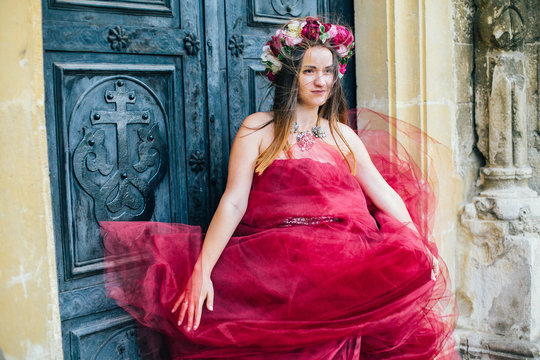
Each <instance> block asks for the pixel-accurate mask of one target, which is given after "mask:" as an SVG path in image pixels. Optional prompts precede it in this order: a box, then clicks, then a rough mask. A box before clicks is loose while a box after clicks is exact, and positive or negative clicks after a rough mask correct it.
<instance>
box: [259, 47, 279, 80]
mask: <svg viewBox="0 0 540 360" xmlns="http://www.w3.org/2000/svg"><path fill="white" fill-rule="evenodd" d="M265 48H268V49H266V50H265ZM263 50H265V51H264V52H263V54H262V55H261V59H262V61H263V63H265V64H266V63H270V64H271V65H270V70H272V72H273V73H274V74H275V73H277V72H278V71H279V70H281V61H279V59H278V58H277V57H275V56H274V54H272V51H271V50H270V47H269V46H268V45H266V46H264V47H263ZM266 65H267V66H268V64H266Z"/></svg>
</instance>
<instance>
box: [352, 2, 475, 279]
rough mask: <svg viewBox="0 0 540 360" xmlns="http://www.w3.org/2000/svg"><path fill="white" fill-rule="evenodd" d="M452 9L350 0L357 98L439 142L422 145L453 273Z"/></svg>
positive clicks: (459, 196) (458, 190)
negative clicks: (435, 184) (437, 147)
mask: <svg viewBox="0 0 540 360" xmlns="http://www.w3.org/2000/svg"><path fill="white" fill-rule="evenodd" d="M452 11H453V9H452V3H451V2H449V1H447V0H381V1H373V0H355V29H356V34H355V38H356V44H357V47H356V50H357V52H356V73H357V83H358V92H357V94H358V99H357V103H358V104H359V106H365V107H368V108H371V109H374V110H376V111H380V112H383V113H385V114H389V115H392V116H396V117H397V118H398V119H400V120H404V121H406V122H408V123H410V124H413V125H415V126H417V127H419V128H421V129H422V130H424V131H425V132H426V133H427V134H428V135H429V136H430V137H432V138H433V139H435V140H436V141H438V142H440V143H442V144H443V145H444V148H443V151H442V152H439V153H435V152H434V151H432V149H426V150H427V151H428V153H429V155H430V156H433V160H432V161H429V162H428V164H427V165H426V164H424V166H425V167H426V169H427V168H428V167H429V165H432V166H433V167H434V169H435V172H436V174H437V175H438V180H439V191H440V193H439V202H438V208H437V215H436V223H435V227H434V235H435V238H434V240H435V241H436V242H437V243H438V244H439V249H440V250H441V255H442V257H443V259H444V260H445V262H446V263H447V265H448V267H449V269H450V272H451V276H452V279H455V271H456V269H455V254H456V243H457V240H456V236H457V235H456V224H457V221H458V219H457V213H458V209H459V205H460V204H461V202H462V201H463V196H464V195H463V180H462V179H461V177H460V176H459V175H457V172H456V166H455V154H454V149H455V148H456V142H457V137H456V136H455V135H456V112H457V110H456V109H457V100H456V99H457V95H458V94H457V89H456V85H455V81H454V79H455V75H456V74H455V71H459V69H457V70H455V69H454V68H453V63H454V62H453V58H454V47H453V45H454V39H453V20H452V19H453V17H452ZM401 140H402V139H401ZM418 157H419V158H418V159H417V161H419V162H420V163H421V162H426V161H428V160H427V159H426V158H421V156H420V155H418Z"/></svg>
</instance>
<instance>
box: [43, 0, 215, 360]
mask: <svg viewBox="0 0 540 360" xmlns="http://www.w3.org/2000/svg"><path fill="white" fill-rule="evenodd" d="M202 14H203V8H202V4H201V3H199V2H197V1H188V0H185V1H184V0H182V1H181V0H137V1H121V0H118V1H102V0H44V1H43V39H44V41H43V45H44V70H45V85H46V117H47V131H48V142H49V163H50V176H51V192H52V199H53V216H54V224H55V234H56V235H55V236H56V254H57V270H58V291H59V299H60V314H61V320H62V335H63V347H64V358H65V359H136V358H138V357H139V354H138V348H139V347H138V346H137V335H136V332H135V331H134V324H133V320H132V319H131V318H130V317H129V316H128V315H127V314H126V313H125V312H123V311H122V310H121V309H119V308H118V307H117V306H116V304H115V303H114V302H113V301H111V300H110V299H108V298H107V297H106V296H105V289H104V286H103V270H104V262H103V246H102V243H101V239H100V233H99V226H98V222H99V221H104V220H155V221H165V222H183V223H204V222H206V221H207V219H208V213H209V211H210V206H209V194H210V191H209V182H208V173H209V161H208V128H207V121H206V118H207V107H206V106H207V103H206V100H205V99H206V88H205V84H206V75H205V74H206V69H205V68H204V64H205V54H204V48H203V43H202V41H201V39H202V38H203V37H204V28H203V23H202Z"/></svg>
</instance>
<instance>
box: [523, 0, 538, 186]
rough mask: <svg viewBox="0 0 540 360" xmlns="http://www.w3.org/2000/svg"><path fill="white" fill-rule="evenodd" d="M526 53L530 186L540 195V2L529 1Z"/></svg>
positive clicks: (525, 41) (525, 40) (526, 20)
mask: <svg viewBox="0 0 540 360" xmlns="http://www.w3.org/2000/svg"><path fill="white" fill-rule="evenodd" d="M526 4H527V13H526V19H525V23H526V29H525V39H524V52H525V55H526V59H527V66H526V74H527V103H528V108H527V111H528V120H529V122H528V126H529V131H528V144H529V150H528V153H529V164H530V166H531V168H532V170H533V175H532V178H531V179H530V180H529V186H530V187H531V188H532V189H533V190H536V192H538V193H540V100H539V97H538V91H539V90H540V89H539V86H540V84H539V79H540V2H539V1H538V0H528V1H527V3H526Z"/></svg>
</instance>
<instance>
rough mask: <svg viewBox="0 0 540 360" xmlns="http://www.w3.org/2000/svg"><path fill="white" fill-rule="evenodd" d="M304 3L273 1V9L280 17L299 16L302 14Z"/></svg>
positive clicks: (295, 0)
mask: <svg viewBox="0 0 540 360" xmlns="http://www.w3.org/2000/svg"><path fill="white" fill-rule="evenodd" d="M303 7H304V2H303V1H302V0H272V8H274V10H275V11H276V13H278V14H279V15H283V16H285V15H289V16H293V17H296V16H299V15H300V14H301V13H302V10H303Z"/></svg>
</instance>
